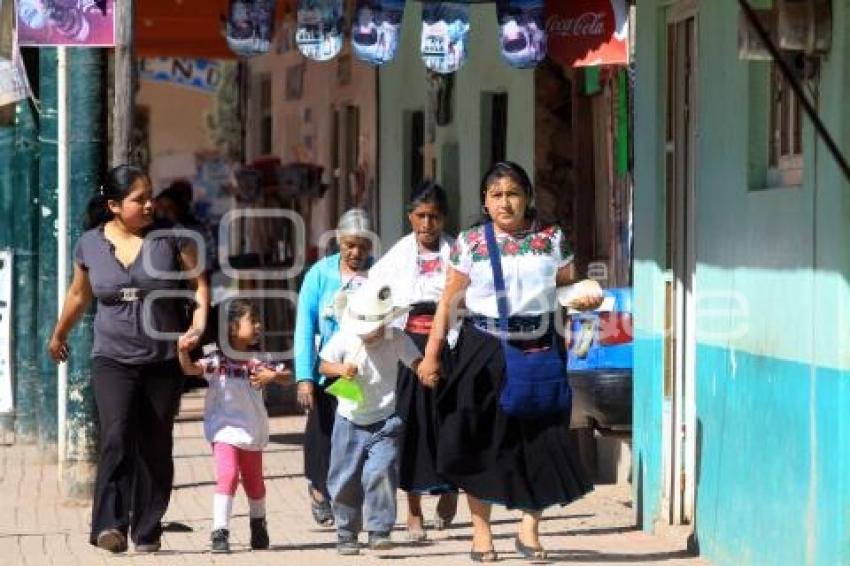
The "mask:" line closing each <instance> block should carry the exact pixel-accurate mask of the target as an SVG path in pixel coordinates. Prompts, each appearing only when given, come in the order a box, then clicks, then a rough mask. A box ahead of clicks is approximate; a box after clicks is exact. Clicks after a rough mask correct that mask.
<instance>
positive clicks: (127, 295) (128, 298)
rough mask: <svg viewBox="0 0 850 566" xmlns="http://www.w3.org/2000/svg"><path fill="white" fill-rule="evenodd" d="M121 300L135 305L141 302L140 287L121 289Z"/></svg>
mask: <svg viewBox="0 0 850 566" xmlns="http://www.w3.org/2000/svg"><path fill="white" fill-rule="evenodd" d="M121 300H122V301H123V302H125V303H133V302H136V301H138V300H139V288H138V287H125V288H123V289H121Z"/></svg>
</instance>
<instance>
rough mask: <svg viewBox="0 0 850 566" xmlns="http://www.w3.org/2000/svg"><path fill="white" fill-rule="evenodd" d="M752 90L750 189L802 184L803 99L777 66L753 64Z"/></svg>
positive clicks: (751, 72) (750, 84)
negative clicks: (798, 96)
mask: <svg viewBox="0 0 850 566" xmlns="http://www.w3.org/2000/svg"><path fill="white" fill-rule="evenodd" d="M749 89H750V92H749V158H748V168H749V170H748V183H749V188H750V190H762V189H770V188H780V187H797V186H800V185H802V183H803V136H802V133H803V130H802V125H803V124H802V107H801V104H800V100H799V99H798V98H797V96H796V95H795V94H794V91H793V90H792V89H791V86H790V85H789V84H788V81H787V80H786V79H785V77H784V76H783V75H782V73H781V72H780V70H779V68H778V67H777V66H776V65H775V64H773V63H767V62H751V63H750V80H749Z"/></svg>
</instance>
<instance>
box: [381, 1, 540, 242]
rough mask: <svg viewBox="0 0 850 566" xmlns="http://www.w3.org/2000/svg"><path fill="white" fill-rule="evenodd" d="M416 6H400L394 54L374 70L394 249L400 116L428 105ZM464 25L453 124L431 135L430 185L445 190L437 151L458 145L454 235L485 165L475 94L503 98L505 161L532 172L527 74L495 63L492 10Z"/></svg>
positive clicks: (402, 224)
mask: <svg viewBox="0 0 850 566" xmlns="http://www.w3.org/2000/svg"><path fill="white" fill-rule="evenodd" d="M421 6H422V5H421V3H419V2H407V3H406V7H405V14H404V24H403V27H402V39H401V45H400V46H399V53H398V54H397V56H396V58H395V60H394V61H392V62H391V63H388V64H386V65H384V66H383V67H382V68H381V70H380V81H379V82H380V124H381V136H380V147H381V159H380V163H381V165H380V168H381V174H380V199H381V236H382V238H383V239H384V241H385V242H394V241H395V240H397V239H398V238H399V237H400V236H401V235H402V234H403V233H404V232H406V231H407V230H408V229H409V227H408V225H407V221H406V219H405V214H404V205H405V202H404V195H405V194H406V190H405V187H404V186H403V185H404V159H405V144H404V141H405V140H404V119H405V114H406V113H407V112H413V111H422V110H425V107H426V98H427V83H426V73H425V66H424V64H423V63H422V59H421V58H420V54H419V42H420V32H421V27H422V16H421V9H422V8H421ZM470 23H471V32H470V33H471V39H470V42H469V57H468V59H467V61H466V63H465V64H464V66H463V67H462V68H461V69H460V70H459V71H458V72H457V73H456V74H455V83H454V94H453V99H452V115H453V119H452V122H451V124H449V125H447V126H445V127H438V129H437V137H436V144H435V145H436V147H435V152H434V155H435V156H436V157H437V160H438V162H437V168H436V173H437V180H438V181H440V182H444V183H445V179H444V178H443V177H444V167H443V165H444V163H442V162H441V160H440V156H441V155H442V149H443V147H444V146H445V145H446V144H457V145H458V149H459V159H458V163H459V169H458V172H457V179H458V183H457V185H458V186H457V188H456V190H457V194H454V195H452V198H453V201H454V202H456V203H457V205H458V211H457V218H458V221H459V225H460V226H461V227H466V226H468V225H469V223H470V222H471V221H472V220H474V219H475V218H476V216H477V215H478V214H479V211H480V202H479V197H478V185H479V183H480V182H481V175H482V173H483V171H484V170H485V169H486V167H487V166H488V165H489V163H482V155H481V154H482V150H481V143H482V140H481V133H482V111H481V97H482V93H485V92H506V93H507V94H508V136H507V158H508V159H511V160H513V161H516V162H518V163H519V164H521V165H522V166H523V167H525V168H526V169H527V170H528V173H529V175H533V172H534V71H530V70H518V69H514V68H512V67H509V66H508V65H507V64H506V63H504V62H503V61H502V59H501V55H500V53H499V44H498V37H499V36H498V26H497V24H496V8H495V4H482V5H473V6H471V7H470ZM409 189H410V188H409V187H408V188H407V190H409ZM447 189H448V190H455V188H453V187H450V186H447Z"/></svg>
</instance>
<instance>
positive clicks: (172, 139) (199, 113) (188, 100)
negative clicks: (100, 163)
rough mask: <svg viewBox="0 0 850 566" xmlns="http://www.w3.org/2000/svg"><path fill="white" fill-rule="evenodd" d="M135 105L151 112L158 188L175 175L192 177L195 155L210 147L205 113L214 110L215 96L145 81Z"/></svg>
mask: <svg viewBox="0 0 850 566" xmlns="http://www.w3.org/2000/svg"><path fill="white" fill-rule="evenodd" d="M136 104H137V105H139V106H146V107H148V108H149V109H150V130H149V133H150V152H151V173H152V176H153V177H154V179H153V180H154V184H155V185H156V187H155V189H157V190H158V189H160V188H162V186H161V185H163V184H164V183H165V182H166V181H167V179H168V177H169V176H171V175H172V174H175V175H178V176H183V175H185V176H192V175H193V174H194V157H193V156H194V154H195V152H197V151H203V150H206V149H210V148H211V144H210V141H209V134H208V130H207V127H206V114H207V113H208V112H210V111H211V110H212V108H213V104H214V100H213V95H212V93H207V92H203V91H199V90H194V89H190V88H186V87H183V86H178V85H174V84H168V83H158V82H153V81H142V82H141V88H140V89H139V93H138V96H137V97H136ZM189 166H191V168H189V169H188V171H184V169H186V168H187V167H189Z"/></svg>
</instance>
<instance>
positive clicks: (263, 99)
mask: <svg viewBox="0 0 850 566" xmlns="http://www.w3.org/2000/svg"><path fill="white" fill-rule="evenodd" d="M259 102H260V108H259V118H260V133H259V135H260V139H259V143H260V145H259V148H258V149H259V150H260V155H269V154H271V153H272V135H273V132H274V118H273V116H272V78H271V75H269V74H264V75H262V76H261V77H260V101H259Z"/></svg>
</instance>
